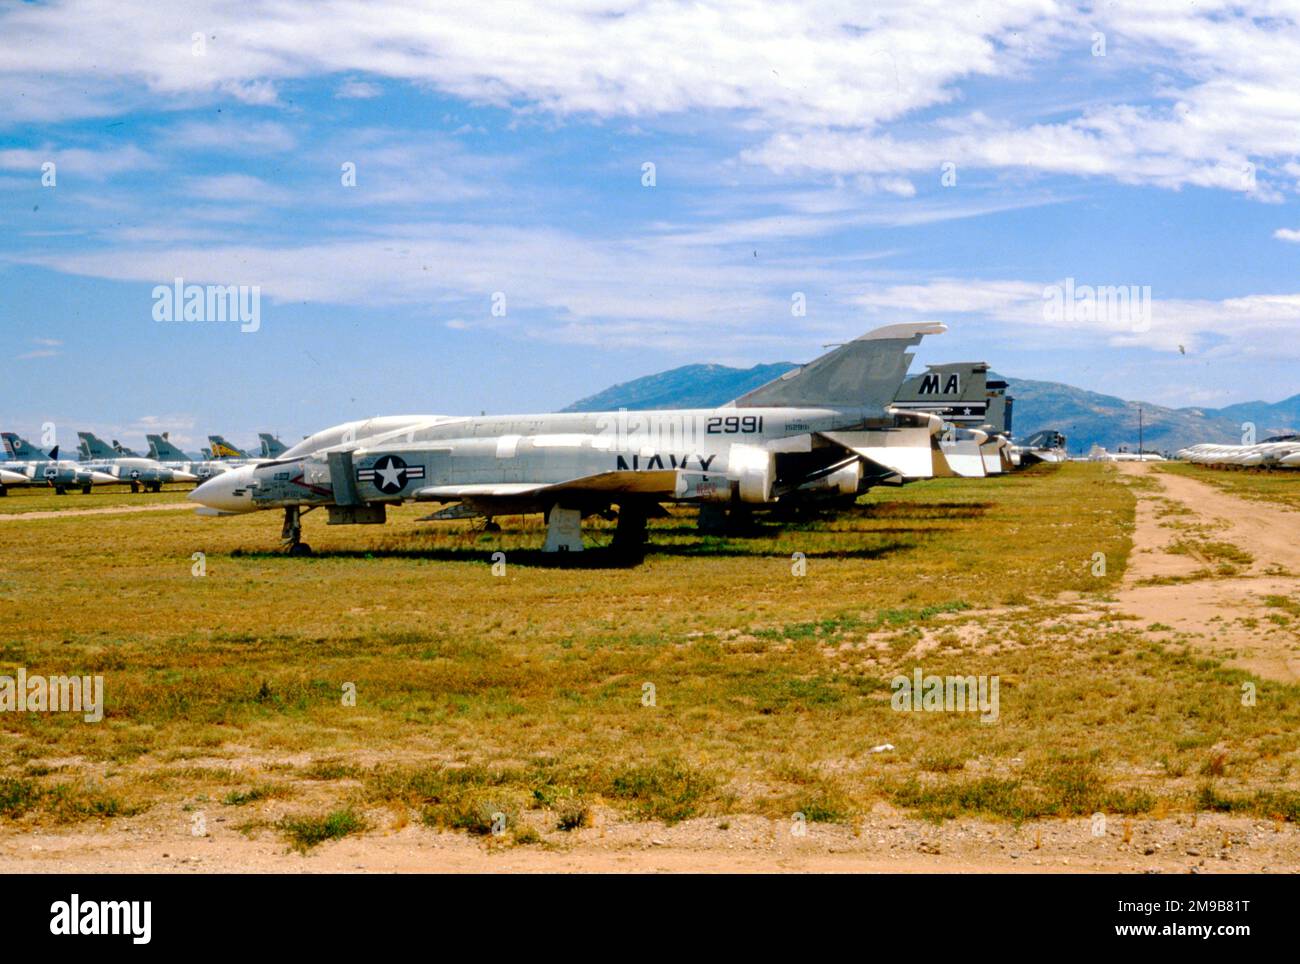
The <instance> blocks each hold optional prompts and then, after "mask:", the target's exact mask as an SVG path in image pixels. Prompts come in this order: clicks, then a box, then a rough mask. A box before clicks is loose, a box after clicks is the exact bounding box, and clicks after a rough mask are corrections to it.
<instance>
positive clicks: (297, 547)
mask: <svg viewBox="0 0 1300 964" xmlns="http://www.w3.org/2000/svg"><path fill="white" fill-rule="evenodd" d="M289 555H291V556H310V555H311V546H309V545H307V543H305V542H294V543H291V544H290V546H289Z"/></svg>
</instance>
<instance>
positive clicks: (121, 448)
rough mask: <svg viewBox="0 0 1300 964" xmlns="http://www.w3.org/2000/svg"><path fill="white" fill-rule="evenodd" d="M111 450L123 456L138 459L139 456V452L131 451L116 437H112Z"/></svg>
mask: <svg viewBox="0 0 1300 964" xmlns="http://www.w3.org/2000/svg"><path fill="white" fill-rule="evenodd" d="M113 451H114V452H116V453H117V454H118V455H121V456H124V457H126V458H132V459H138V458H139V457H140V453H139V452H132V451H131V450H130V449H129V448H127V447H126V446H125V445H123V444H122V443H121V442H119V441H118V440H117V439H113Z"/></svg>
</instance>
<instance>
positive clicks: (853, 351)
mask: <svg viewBox="0 0 1300 964" xmlns="http://www.w3.org/2000/svg"><path fill="white" fill-rule="evenodd" d="M947 330H948V329H947V327H946V326H944V325H942V324H939V323H938V322H922V323H917V324H904V325H889V326H887V327H885V328H877V329H876V330H875V331H871V332H868V333H867V334H865V335H863V336H862V337H860V338H855V339H853V341H850V342H847V343H846V344H843V345H840V346H839V347H838V348H836V349H835V350H834V351H831V352H828V353H826V354H825V355H822V356H821V357H820V358H817V359H814V360H813V361H810V362H809V363H808V364H806V365H802V366H800V367H799V368H793V369H791V370H790V371H788V372H786V373H785V374H784V375H782V376H781V377H780V378H777V379H774V380H773V381H770V382H768V383H767V384H766V385H761V386H759V387H758V388H756V389H754V390H753V391H752V392H749V393H747V394H745V395H742V396H740V398H738V399H736V400H735V401H734V402H732V403H731V404H732V405H734V406H736V407H737V408H757V407H783V406H792V407H800V408H805V407H817V408H877V409H881V410H883V409H884V408H885V407H886V406H887V405H889V404H891V403H892V402H893V400H894V396H895V395H896V394H897V393H898V389H899V386H900V385H901V384H902V382H903V379H904V378H905V377H906V375H907V366H908V365H909V364H910V363H911V360H912V354H911V352H909V351H908V350H907V349H908V348H911V347H913V346H915V345H919V344H920V343H921V338H922V337H923V336H925V335H937V334H940V333H942V332H944V331H947Z"/></svg>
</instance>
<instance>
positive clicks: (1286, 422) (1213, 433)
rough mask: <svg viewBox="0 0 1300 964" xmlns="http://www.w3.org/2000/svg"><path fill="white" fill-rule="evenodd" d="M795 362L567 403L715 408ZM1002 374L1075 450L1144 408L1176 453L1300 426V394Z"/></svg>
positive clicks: (1117, 436)
mask: <svg viewBox="0 0 1300 964" xmlns="http://www.w3.org/2000/svg"><path fill="white" fill-rule="evenodd" d="M794 367H796V366H795V365H794V363H793V362H774V363H771V364H766V365H755V366H754V367H753V368H729V367H727V366H726V365H683V366H682V367H680V368H674V369H671V370H669V371H666V372H660V373H658V374H656V375H646V376H644V377H643V378H635V379H633V380H632V381H629V382H623V383H622V384H619V385H614V386H612V387H610V388H607V389H605V390H604V391H601V392H597V393H596V394H595V395H591V396H589V397H588V398H583V399H580V400H578V401H576V402H574V403H573V404H572V405H569V406H568V407H567V408H565V409H563V410H564V411H566V412H599V411H616V410H618V409H620V408H626V409H629V410H641V411H644V410H648V409H662V408H713V407H715V406H717V405H722V404H724V403H726V402H729V401H730V400H731V399H733V398H737V397H738V396H740V395H743V394H745V392H747V391H749V390H751V389H754V388H757V387H758V386H759V385H762V384H765V383H766V382H769V381H771V380H772V379H773V378H776V377H778V376H780V375H782V374H784V373H785V372H787V371H789V370H790V369H791V368H794ZM989 377H990V378H1003V379H1004V380H1005V381H1006V382H1007V386H1008V393H1009V394H1010V395H1011V397H1012V398H1014V399H1015V406H1014V414H1013V419H1014V420H1013V423H1012V429H1013V432H1014V434H1015V436H1016V437H1017V438H1027V437H1028V436H1030V435H1032V434H1033V433H1034V432H1037V431H1040V430H1042V429H1056V430H1057V431H1059V432H1061V433H1062V434H1064V435H1065V437H1066V439H1067V440H1068V444H1069V448H1070V451H1071V452H1072V453H1086V452H1088V450H1089V449H1091V448H1092V446H1093V445H1100V446H1103V447H1105V448H1107V449H1109V450H1110V451H1112V452H1115V451H1120V450H1122V449H1128V450H1129V451H1136V450H1137V447H1138V417H1139V416H1138V412H1139V409H1140V410H1141V419H1142V439H1143V447H1144V448H1145V449H1146V450H1147V451H1157V452H1165V453H1173V452H1176V451H1177V450H1178V449H1180V448H1184V447H1186V446H1188V445H1194V444H1196V443H1197V442H1219V443H1224V444H1240V443H1241V442H1242V436H1243V431H1244V430H1243V427H1242V426H1243V423H1246V422H1251V423H1254V425H1255V434H1256V437H1257V439H1259V440H1261V441H1262V440H1263V439H1265V438H1267V437H1268V436H1270V435H1280V434H1284V433H1288V432H1296V431H1298V430H1300V395H1293V396H1291V397H1290V398H1287V399H1284V400H1283V401H1280V402H1273V403H1269V402H1243V403H1240V404H1237V405H1229V406H1228V407H1226V408H1219V409H1214V408H1166V407H1164V406H1162V405H1153V404H1151V403H1150V402H1134V401H1125V400H1124V399H1122V398H1116V397H1115V396H1113V395H1102V394H1100V393H1098V392H1090V391H1087V390H1086V389H1082V388H1075V387H1074V386H1072V385H1065V384H1062V383H1060V382H1043V381H1035V380H1033V379H1028V378H1013V377H1007V376H1001V375H994V374H993V373H992V372H990V373H989Z"/></svg>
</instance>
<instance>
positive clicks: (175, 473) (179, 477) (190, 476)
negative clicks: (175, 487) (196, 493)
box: [168, 469, 199, 482]
mask: <svg viewBox="0 0 1300 964" xmlns="http://www.w3.org/2000/svg"><path fill="white" fill-rule="evenodd" d="M170 471H171V478H170V479H169V480H168V481H170V482H197V481H198V480H199V477H198V476H197V475H195V474H194V473H192V472H186V471H185V470H184V469H171V470H170Z"/></svg>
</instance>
